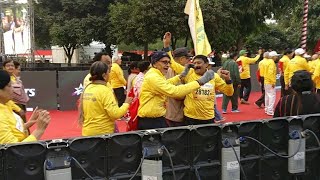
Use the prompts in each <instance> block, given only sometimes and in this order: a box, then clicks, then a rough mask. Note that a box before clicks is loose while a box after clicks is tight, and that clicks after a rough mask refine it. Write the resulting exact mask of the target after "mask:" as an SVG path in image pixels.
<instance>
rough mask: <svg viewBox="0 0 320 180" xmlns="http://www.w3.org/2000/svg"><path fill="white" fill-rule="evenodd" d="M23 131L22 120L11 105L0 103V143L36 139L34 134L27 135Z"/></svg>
mask: <svg viewBox="0 0 320 180" xmlns="http://www.w3.org/2000/svg"><path fill="white" fill-rule="evenodd" d="M25 132H26V131H25V128H24V123H23V120H22V119H21V118H20V117H19V116H18V115H17V114H14V112H13V111H12V110H11V107H8V105H4V104H1V103H0V144H9V143H18V142H30V141H37V139H36V137H35V136H33V135H30V136H27V134H26V133H25Z"/></svg>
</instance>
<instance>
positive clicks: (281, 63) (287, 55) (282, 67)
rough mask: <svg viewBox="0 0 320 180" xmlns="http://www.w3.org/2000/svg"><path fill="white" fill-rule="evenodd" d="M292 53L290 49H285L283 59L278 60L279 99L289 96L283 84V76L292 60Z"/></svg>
mask: <svg viewBox="0 0 320 180" xmlns="http://www.w3.org/2000/svg"><path fill="white" fill-rule="evenodd" d="M293 55H294V52H293V50H292V49H286V51H285V53H284V55H283V57H282V58H281V59H280V60H279V63H278V69H279V72H280V75H281V76H280V84H281V97H283V96H286V95H289V94H291V92H290V91H289V90H286V85H285V83H284V74H285V71H286V68H287V66H288V63H289V62H290V60H291V59H292V57H293Z"/></svg>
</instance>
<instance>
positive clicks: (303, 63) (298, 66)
mask: <svg viewBox="0 0 320 180" xmlns="http://www.w3.org/2000/svg"><path fill="white" fill-rule="evenodd" d="M299 70H306V71H309V72H310V71H311V70H310V67H309V64H308V62H307V60H306V59H305V58H303V57H301V56H298V55H297V56H296V57H294V58H293V59H291V61H289V63H288V65H287V67H286V70H285V71H284V82H285V84H286V85H289V84H290V83H291V77H292V76H293V74H294V72H296V71H299Z"/></svg>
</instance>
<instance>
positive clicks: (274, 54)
mask: <svg viewBox="0 0 320 180" xmlns="http://www.w3.org/2000/svg"><path fill="white" fill-rule="evenodd" d="M275 56H280V54H278V53H277V52H276V51H271V52H270V53H269V57H275Z"/></svg>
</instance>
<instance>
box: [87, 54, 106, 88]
mask: <svg viewBox="0 0 320 180" xmlns="http://www.w3.org/2000/svg"><path fill="white" fill-rule="evenodd" d="M96 61H101V62H104V63H106V64H107V65H108V67H109V70H111V66H112V60H111V58H110V56H109V55H108V54H107V53H103V52H100V53H97V54H96V55H95V56H94V58H93V63H94V62H96ZM90 77H91V75H90V73H88V74H87V76H86V77H85V78H84V80H83V87H84V88H86V87H87V85H88V84H90V83H91V81H90Z"/></svg>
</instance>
